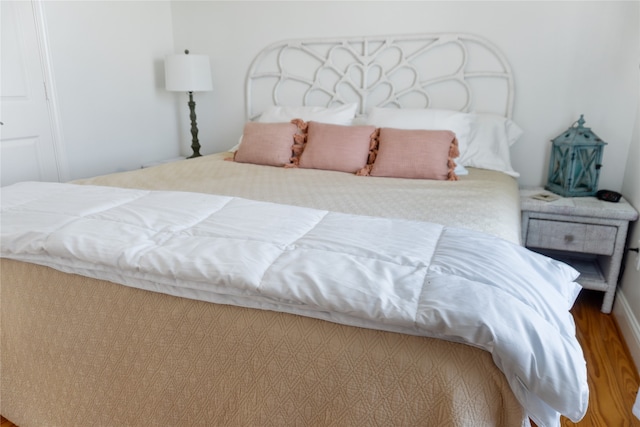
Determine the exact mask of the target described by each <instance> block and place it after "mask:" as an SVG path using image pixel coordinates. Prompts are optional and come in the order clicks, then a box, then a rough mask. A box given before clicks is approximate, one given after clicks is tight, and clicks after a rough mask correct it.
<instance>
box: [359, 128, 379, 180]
mask: <svg viewBox="0 0 640 427" xmlns="http://www.w3.org/2000/svg"><path fill="white" fill-rule="evenodd" d="M379 143H380V128H376V130H375V131H373V133H372V134H371V140H370V142H369V157H368V158H367V165H366V166H365V167H363V168H362V169H360V170H359V171H357V172H356V175H358V176H370V175H371V169H372V168H373V162H375V161H376V157H377V156H378V144H379Z"/></svg>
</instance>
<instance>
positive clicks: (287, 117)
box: [258, 102, 358, 125]
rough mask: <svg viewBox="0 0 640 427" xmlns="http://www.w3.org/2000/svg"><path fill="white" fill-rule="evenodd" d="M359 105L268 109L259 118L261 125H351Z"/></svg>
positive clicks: (273, 107)
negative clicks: (314, 123)
mask: <svg viewBox="0 0 640 427" xmlns="http://www.w3.org/2000/svg"><path fill="white" fill-rule="evenodd" d="M357 109H358V104H356V103H355V102H354V103H350V104H343V105H339V106H336V107H311V106H304V107H283V106H272V107H268V108H267V109H266V110H265V111H264V112H263V113H262V114H261V115H260V117H259V118H258V121H259V122H261V123H279V122H288V121H291V120H293V119H302V120H304V121H305V122H309V121H314V122H320V123H328V124H332V125H350V124H351V122H352V121H353V118H354V117H355V116H356V111H357Z"/></svg>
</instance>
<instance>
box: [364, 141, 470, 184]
mask: <svg viewBox="0 0 640 427" xmlns="http://www.w3.org/2000/svg"><path fill="white" fill-rule="evenodd" d="M458 154H459V153H458V141H457V140H456V135H455V134H454V133H453V132H451V131H449V130H405V129H393V128H382V129H380V137H379V142H378V153H377V156H376V158H375V162H374V163H373V167H372V168H371V173H370V175H371V176H386V177H396V178H418V179H438V180H452V181H455V180H457V179H458V177H457V176H456V175H455V173H454V172H453V168H455V162H454V161H453V158H455V157H457V156H458Z"/></svg>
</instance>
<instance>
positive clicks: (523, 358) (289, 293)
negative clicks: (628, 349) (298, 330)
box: [1, 183, 588, 427]
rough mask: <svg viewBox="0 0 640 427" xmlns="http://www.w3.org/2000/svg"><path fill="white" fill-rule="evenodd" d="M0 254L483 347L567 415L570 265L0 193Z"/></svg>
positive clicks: (467, 244)
mask: <svg viewBox="0 0 640 427" xmlns="http://www.w3.org/2000/svg"><path fill="white" fill-rule="evenodd" d="M1 212H2V213H1V215H2V224H1V225H2V228H1V255H2V256H3V257H7V258H12V259H17V260H22V261H27V262H32V263H36V264H41V265H46V266H50V267H53V268H55V269H58V270H62V271H65V272H71V273H77V274H82V275H86V276H90V277H94V278H98V279H103V280H109V281H113V282H117V283H122V284H124V285H128V286H134V287H139V288H143V289H148V290H152V291H157V292H164V293H168V294H171V295H176V296H182V297H187V298H195V299H200V300H205V301H211V302H217V303H225V304H235V305H240V306H245V307H253V308H260V309H269V310H277V311H284V312H288V313H295V314H300V315H305V316H311V317H315V318H320V319H325V320H329V321H333V322H339V323H344V324H347V325H353V326H360V327H367V328H376V329H382V330H387V331H393V332H401V333H408V334H414V335H424V336H430V337H436V338H442V339H446V340H451V341H456V342H462V343H467V344H470V345H474V346H478V347H481V348H483V349H485V350H487V351H489V352H491V354H492V355H493V360H494V361H495V363H496V364H497V366H498V367H499V368H500V369H501V370H502V371H503V372H504V373H505V375H506V377H507V379H508V381H509V384H510V385H511V388H512V389H513V392H514V394H515V395H516V397H517V398H518V399H519V401H520V402H521V403H522V404H523V406H525V408H527V410H528V412H529V414H530V416H531V417H532V418H533V419H534V421H535V422H536V423H537V424H538V425H540V426H541V427H542V426H556V425H559V413H562V414H564V415H566V416H567V417H569V418H570V419H572V420H574V421H577V420H579V419H580V418H582V416H583V415H584V413H585V411H586V408H587V402H588V386H587V379H586V367H585V361H584V357H583V354H582V350H581V348H580V346H579V344H578V342H577V340H576V339H575V326H574V323H573V319H572V317H571V315H570V314H569V312H568V309H569V308H570V307H571V305H572V304H573V302H574V299H575V297H576V295H577V293H578V291H579V289H580V288H579V285H577V284H576V283H574V280H575V278H576V277H577V272H576V271H575V270H573V269H572V268H570V267H568V266H566V265H564V264H562V263H559V262H556V261H554V260H552V259H549V258H546V257H543V256H541V255H537V254H535V253H533V252H530V251H528V250H526V249H524V248H522V247H520V246H518V245H514V244H512V243H508V242H506V241H504V240H501V239H498V238H495V237H491V236H488V235H484V234H481V233H477V232H471V231H468V230H462V229H455V228H449V227H444V226H441V225H438V224H432V223H425V222H418V221H407V220H394V219H383V218H375V217H365V216H355V215H347V214H340V213H334V212H328V211H321V210H315V209H307V208H301V207H292V206H286V205H278V204H273V203H265V202H257V201H251V200H246V199H239V198H233V197H224V196H214V195H206V194H199V193H185V192H159V191H155V192H154V191H143V190H125V189H119V188H110V187H97V186H85V185H80V186H78V185H73V184H58V183H21V184H16V185H13V186H10V187H5V188H3V189H2V211H1Z"/></svg>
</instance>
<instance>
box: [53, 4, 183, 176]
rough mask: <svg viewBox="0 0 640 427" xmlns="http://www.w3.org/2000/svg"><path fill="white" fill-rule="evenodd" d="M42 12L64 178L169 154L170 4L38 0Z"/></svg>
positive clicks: (172, 128) (173, 145) (173, 125)
mask: <svg viewBox="0 0 640 427" xmlns="http://www.w3.org/2000/svg"><path fill="white" fill-rule="evenodd" d="M44 15H45V21H46V27H47V36H48V43H49V47H50V52H51V58H52V66H53V74H54V79H55V85H56V91H57V94H58V106H59V112H60V118H61V122H62V123H61V125H62V133H63V141H62V143H63V145H64V147H65V151H66V156H67V159H66V160H67V162H66V163H67V165H68V168H69V170H68V171H67V172H68V173H67V175H68V176H69V177H70V179H76V178H81V177H88V176H93V175H99V174H105V173H110V172H115V171H121V170H130V169H135V168H139V167H140V166H141V165H142V164H143V163H145V162H148V161H150V160H158V159H162V158H171V157H176V156H177V155H178V153H179V142H178V141H179V136H178V118H177V117H176V116H177V109H176V102H177V101H178V99H177V97H176V95H175V94H173V93H169V92H166V91H165V90H164V89H163V87H164V68H163V67H164V65H163V64H164V63H163V59H164V55H166V54H167V53H170V52H172V50H173V35H172V27H171V25H172V24H171V7H170V3H169V2H159V1H151V2H148V1H126V2H125V1H115V2H113V1H86V2H82V1H45V2H44ZM184 109H185V110H186V109H187V106H186V101H185V105H184Z"/></svg>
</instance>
